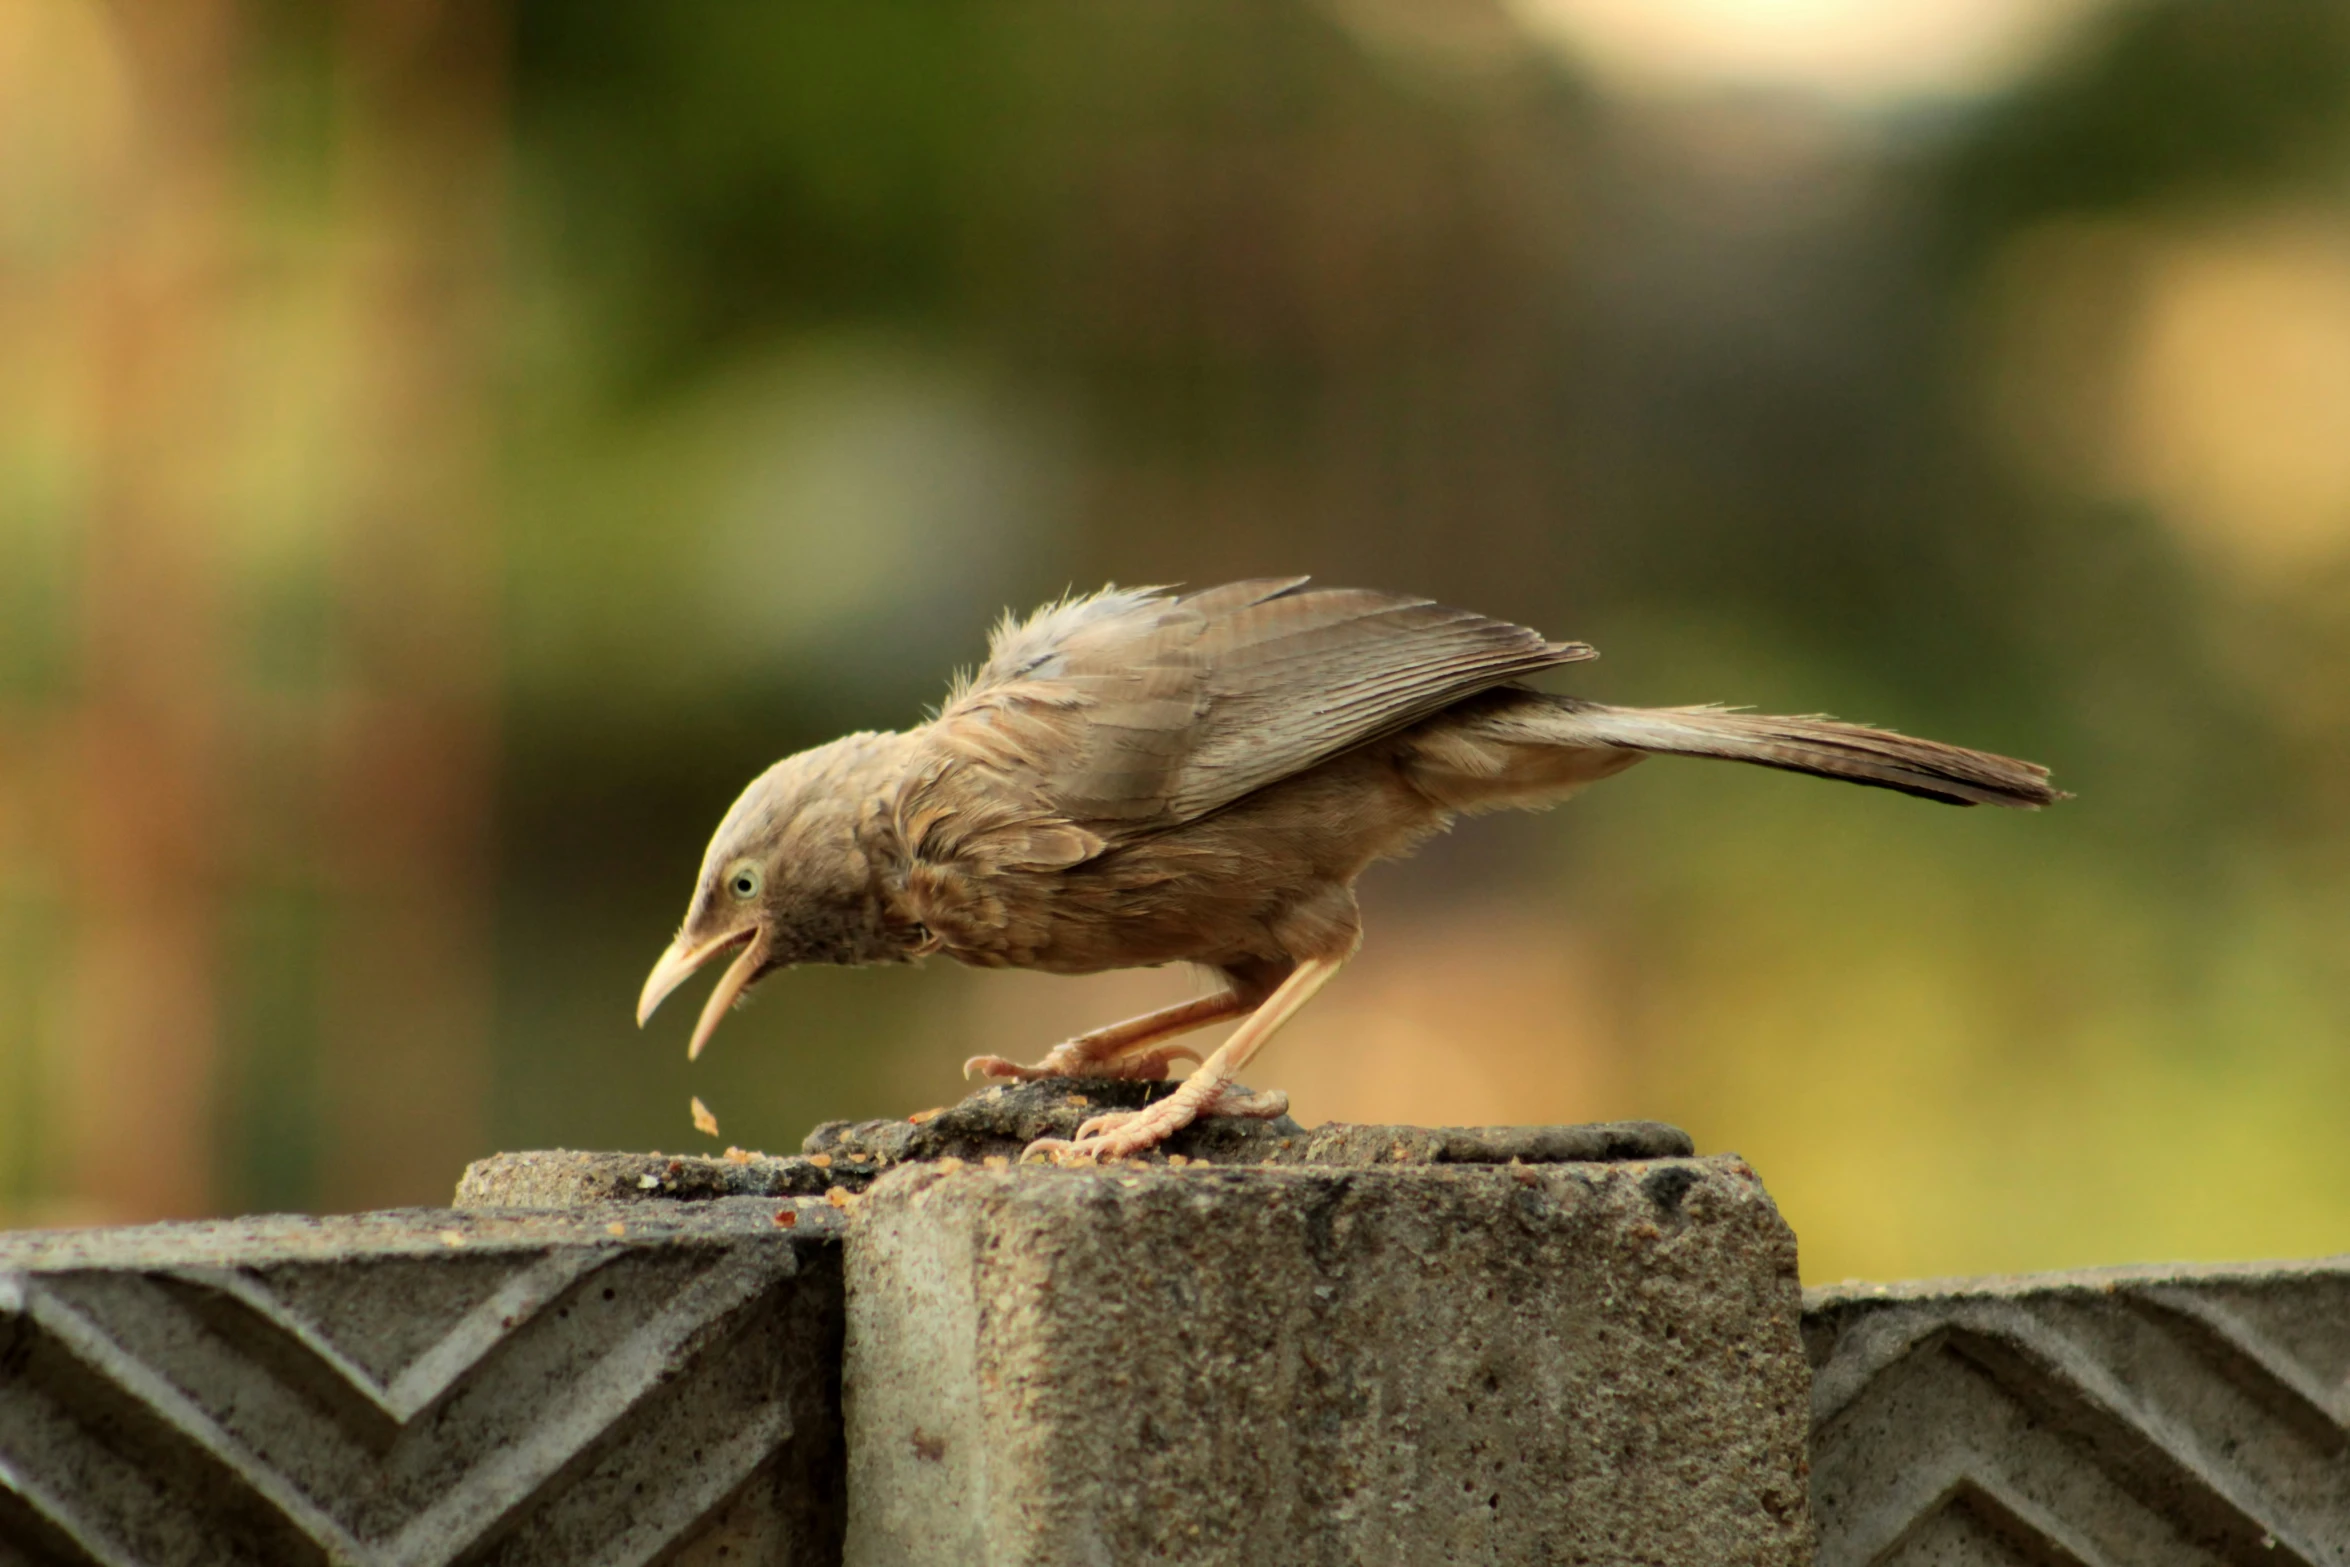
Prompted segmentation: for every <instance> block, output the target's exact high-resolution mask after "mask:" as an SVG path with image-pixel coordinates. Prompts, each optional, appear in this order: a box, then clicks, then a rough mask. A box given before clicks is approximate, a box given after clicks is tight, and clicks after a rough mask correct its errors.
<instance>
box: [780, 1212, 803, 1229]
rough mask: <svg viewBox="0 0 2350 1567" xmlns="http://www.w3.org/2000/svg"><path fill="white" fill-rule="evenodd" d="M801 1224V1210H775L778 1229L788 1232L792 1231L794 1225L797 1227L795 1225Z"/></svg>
mask: <svg viewBox="0 0 2350 1567" xmlns="http://www.w3.org/2000/svg"><path fill="white" fill-rule="evenodd" d="M799 1222H800V1210H799V1209H797V1208H778V1209H776V1210H775V1223H776V1226H777V1227H778V1228H780V1229H786V1230H788V1229H790V1228H791V1227H792V1226H793V1225H795V1224H797V1223H799Z"/></svg>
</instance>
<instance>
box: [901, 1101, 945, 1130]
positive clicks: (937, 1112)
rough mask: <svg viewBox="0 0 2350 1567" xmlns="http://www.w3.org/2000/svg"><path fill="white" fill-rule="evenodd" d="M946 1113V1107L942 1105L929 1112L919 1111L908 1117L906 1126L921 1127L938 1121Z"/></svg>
mask: <svg viewBox="0 0 2350 1567" xmlns="http://www.w3.org/2000/svg"><path fill="white" fill-rule="evenodd" d="M945 1113H946V1107H945V1106H944V1105H940V1106H937V1107H936V1108H934V1109H929V1110H917V1111H915V1112H914V1113H913V1114H912V1115H910V1116H907V1117H906V1124H907V1125H909V1126H920V1125H921V1124H922V1123H923V1122H925V1121H935V1120H937V1119H938V1118H939V1117H940V1116H941V1115H944V1114H945Z"/></svg>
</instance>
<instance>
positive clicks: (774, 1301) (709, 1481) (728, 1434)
mask: <svg viewBox="0 0 2350 1567" xmlns="http://www.w3.org/2000/svg"><path fill="white" fill-rule="evenodd" d="M651 1206H652V1205H634V1206H632V1207H630V1208H628V1209H625V1210H613V1211H612V1212H609V1213H602V1212H582V1213H577V1214H561V1215H558V1214H517V1213H508V1214H486V1213H470V1214H468V1213H452V1212H450V1211H448V1210H415V1211H408V1212H392V1213H378V1214H366V1215H357V1216H352V1217H347V1218H335V1219H319V1220H312V1219H292V1218H278V1219H261V1220H251V1221H237V1222H233V1223H223V1224H218V1225H201V1226H188V1225H175V1226H171V1227H169V1228H168V1229H164V1228H162V1227H158V1228H156V1229H153V1230H126V1231H95V1232H81V1233H80V1234H65V1235H57V1236H42V1235H39V1234H31V1235H19V1236H10V1237H7V1238H6V1239H5V1240H4V1241H0V1562H9V1561H17V1560H25V1561H32V1562H44V1563H46V1562H61V1563H75V1564H84V1563H96V1564H104V1567H134V1564H135V1567H179V1564H183V1563H184V1564H188V1567H218V1564H227V1563H257V1564H270V1567H275V1564H278V1563H287V1564H294V1563H304V1564H307V1563H319V1564H322V1567H323V1564H330V1563H331V1564H336V1567H343V1564H349V1567H361V1564H376V1563H381V1564H385V1567H391V1564H400V1567H431V1564H439V1563H454V1562H466V1563H484V1564H487V1563H498V1564H515V1567H521V1564H525V1563H549V1564H553V1563H594V1564H611V1567H621V1564H632V1563H640V1562H651V1561H654V1560H656V1559H657V1560H660V1561H662V1562H664V1563H669V1562H680V1563H683V1562H701V1561H712V1562H715V1561H720V1560H723V1561H726V1562H728V1563H730V1564H731V1563H736V1562H744V1563H770V1562H786V1561H806V1560H823V1559H826V1558H827V1557H828V1556H836V1555H837V1552H838V1549H839V1546H838V1536H839V1474H840V1464H841V1459H840V1453H839V1442H840V1436H839V1429H838V1404H839V1395H838V1385H837V1378H838V1364H839V1336H840V1311H841V1306H840V1275H839V1265H838V1250H837V1247H832V1246H826V1245H823V1244H822V1243H821V1242H820V1241H819V1240H818V1238H817V1234H816V1233H815V1232H817V1231H820V1230H821V1229H822V1225H821V1224H820V1223H812V1224H811V1232H810V1233H809V1234H807V1235H805V1236H802V1235H800V1234H798V1233H796V1232H794V1231H786V1230H784V1229H781V1228H779V1227H778V1226H777V1224H776V1223H775V1219H774V1214H775V1212H776V1207H777V1205H776V1203H774V1202H773V1201H753V1202H748V1203H743V1202H730V1203H715V1204H701V1205H697V1208H696V1210H695V1211H694V1212H692V1213H690V1214H686V1215H681V1216H679V1217H677V1218H675V1219H669V1218H664V1217H661V1216H659V1215H656V1214H653V1213H649V1212H648V1208H649V1207H651ZM660 1206H662V1207H668V1208H674V1207H676V1206H677V1205H673V1204H663V1205H660ZM737 1209H740V1210H742V1211H740V1212H737V1211H734V1210H737Z"/></svg>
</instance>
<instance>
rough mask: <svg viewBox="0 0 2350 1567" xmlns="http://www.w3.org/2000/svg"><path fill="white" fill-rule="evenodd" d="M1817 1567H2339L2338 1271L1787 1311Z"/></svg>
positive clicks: (2345, 1326)
mask: <svg viewBox="0 0 2350 1567" xmlns="http://www.w3.org/2000/svg"><path fill="white" fill-rule="evenodd" d="M1804 1338H1805V1341H1806V1346H1807V1349H1808V1351H1809V1356H1810V1360H1811V1363H1812V1366H1813V1368H1814V1375H1813V1382H1812V1417H1813V1436H1812V1447H1813V1465H1814V1469H1813V1487H1812V1500H1813V1506H1814V1508H1815V1510H1816V1512H1817V1515H1818V1518H1819V1524H1820V1539H1821V1547H1820V1561H1821V1563H1822V1564H1823V1567H1847V1564H1850V1567H1859V1564H1863V1563H1868V1564H1885V1567H1895V1564H1903V1563H1920V1564H1922V1563H1937V1564H1949V1567H1963V1564H1974V1563H1982V1564H1994V1563H2008V1562H2033V1563H2039V1562H2056V1563H2062V1564H2065V1567H2105V1564H2111V1567H2171V1564H2178V1567H2218V1564H2223V1563H2261V1564H2264V1567H2286V1564H2292V1567H2350V1257H2340V1258H2333V1259H2331V1260H2326V1261H2317V1262H2306V1263H2265V1264H2250V1265H2234V1266H2205V1267H2165V1268H2115V1269H2102V1270H2096V1271H2090V1272H2080V1273H2065V1274H2046V1275H2038V1276H2026V1277H1998V1278H1979V1279H1940V1280H1926V1281H1919V1282H1912V1283H1905V1284H1897V1285H1890V1286H1888V1285H1841V1286H1838V1287H1835V1288H1832V1289H1824V1290H1815V1291H1813V1292H1811V1294H1810V1295H1809V1296H1808V1297H1807V1298H1806V1302H1805V1316H1804Z"/></svg>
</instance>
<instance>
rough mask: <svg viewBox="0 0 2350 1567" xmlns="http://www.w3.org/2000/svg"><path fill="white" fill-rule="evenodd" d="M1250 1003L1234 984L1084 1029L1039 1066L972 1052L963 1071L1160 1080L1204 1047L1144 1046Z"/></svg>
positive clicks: (1028, 1077)
mask: <svg viewBox="0 0 2350 1567" xmlns="http://www.w3.org/2000/svg"><path fill="white" fill-rule="evenodd" d="M1249 1006H1250V999H1249V998H1248V997H1246V996H1243V995H1241V994H1240V993H1239V992H1238V991H1235V990H1227V991H1223V992H1222V993H1220V994H1217V995H1213V996H1199V997H1195V998H1194V999H1192V1000H1190V1001H1180V1002H1177V1003H1176V1004H1175V1005H1174V1006H1171V1007H1161V1008H1159V1010H1158V1011H1156V1012H1145V1013H1144V1014H1143V1015H1142V1016H1140V1017H1130V1018H1128V1019H1127V1020H1126V1021H1125V1022H1123V1023H1112V1024H1109V1025H1108V1026H1106V1027H1103V1028H1097V1029H1095V1030H1093V1032H1091V1033H1088V1034H1079V1035H1078V1036H1077V1037H1076V1038H1075V1039H1071V1040H1068V1041H1066V1042H1064V1043H1062V1044H1058V1045H1055V1046H1053V1048H1052V1049H1051V1050H1049V1051H1047V1052H1046V1053H1045V1058H1044V1059H1043V1060H1042V1061H1039V1062H1037V1063H1036V1064H1035V1065H1034V1066H1021V1065H1018V1064H1017V1063H1015V1062H1011V1061H1007V1060H1005V1059H1004V1058H1003V1057H1002V1056H973V1057H972V1058H971V1059H970V1060H968V1061H966V1062H964V1063H963V1075H964V1076H965V1077H970V1076H973V1075H974V1074H976V1075H978V1076H981V1077H998V1078H1009V1079H1012V1080H1014V1081H1017V1082H1022V1083H1028V1082H1034V1081H1035V1080H1036V1079H1037V1078H1040V1077H1107V1078H1119V1079H1128V1080H1136V1079H1139V1080H1140V1081H1143V1082H1149V1083H1155V1082H1157V1081H1159V1080H1160V1079H1161V1078H1163V1077H1165V1076H1166V1075H1167V1063H1168V1062H1170V1061H1174V1060H1177V1059H1180V1058H1183V1057H1189V1058H1190V1059H1191V1060H1194V1061H1196V1060H1198V1059H1199V1052H1198V1051H1196V1050H1193V1049H1191V1048H1190V1047H1189V1046H1186V1045H1175V1046H1171V1047H1169V1048H1166V1049H1161V1050H1145V1049H1144V1047H1145V1046H1148V1045H1156V1044H1158V1043H1159V1042H1160V1041H1162V1040H1168V1039H1173V1038H1175V1037H1176V1036H1177V1035H1179V1034H1188V1033H1190V1032H1191V1031H1192V1030H1193V1029H1197V1028H1206V1027H1207V1026H1208V1025H1209V1024H1211V1023H1221V1022H1223V1021H1224V1020H1225V1019H1226V1018H1231V1017H1238V1016H1240V1015H1241V1014H1242V1013H1244V1012H1246V1011H1247V1010H1248V1009H1249ZM1130 1052H1141V1053H1140V1054H1132V1053H1130Z"/></svg>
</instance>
